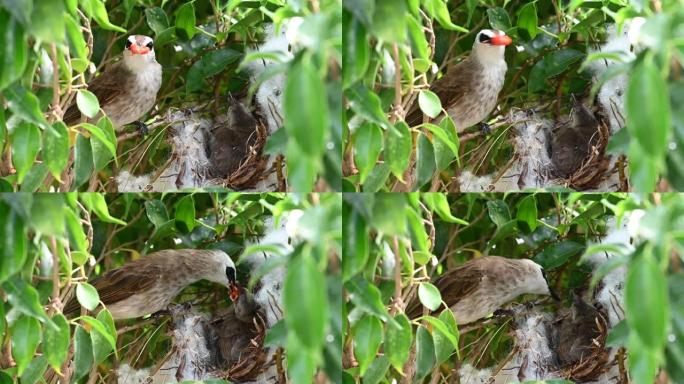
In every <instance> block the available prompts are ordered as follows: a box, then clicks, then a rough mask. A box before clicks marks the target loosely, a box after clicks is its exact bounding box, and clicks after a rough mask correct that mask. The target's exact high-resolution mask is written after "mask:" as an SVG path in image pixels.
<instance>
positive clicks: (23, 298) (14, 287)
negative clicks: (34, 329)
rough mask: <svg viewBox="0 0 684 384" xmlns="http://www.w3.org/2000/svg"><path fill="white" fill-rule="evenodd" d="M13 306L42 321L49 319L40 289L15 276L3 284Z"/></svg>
mask: <svg viewBox="0 0 684 384" xmlns="http://www.w3.org/2000/svg"><path fill="white" fill-rule="evenodd" d="M2 288H3V290H4V291H5V294H6V295H7V299H8V301H9V303H10V304H12V308H13V309H15V310H17V311H19V312H20V313H23V314H25V315H27V316H30V317H34V318H36V319H39V320H41V321H45V322H47V321H49V319H48V317H47V314H46V313H45V310H43V306H42V305H41V304H40V301H39V298H38V291H36V289H35V288H33V287H32V286H31V285H29V284H27V283H26V282H25V281H24V280H23V279H22V278H20V277H18V276H15V277H13V278H12V279H10V280H7V281H5V282H4V283H3V284H2Z"/></svg>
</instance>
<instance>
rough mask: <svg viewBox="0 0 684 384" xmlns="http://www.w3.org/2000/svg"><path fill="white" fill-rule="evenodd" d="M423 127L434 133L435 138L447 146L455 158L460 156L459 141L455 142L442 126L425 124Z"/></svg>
mask: <svg viewBox="0 0 684 384" xmlns="http://www.w3.org/2000/svg"><path fill="white" fill-rule="evenodd" d="M423 127H425V128H426V129H427V130H428V131H430V132H432V134H433V135H434V137H435V138H438V139H439V140H441V141H442V142H443V143H444V144H446V146H447V147H448V148H449V150H450V151H451V154H452V155H453V156H454V157H456V156H458V144H459V143H458V140H455V141H454V139H453V137H451V136H450V135H449V134H448V133H447V131H445V130H444V129H443V128H442V127H441V126H438V125H434V124H429V123H428V124H423Z"/></svg>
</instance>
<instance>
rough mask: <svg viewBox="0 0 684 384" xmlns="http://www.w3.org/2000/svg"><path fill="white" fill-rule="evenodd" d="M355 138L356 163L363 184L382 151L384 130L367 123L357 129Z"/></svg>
mask: <svg viewBox="0 0 684 384" xmlns="http://www.w3.org/2000/svg"><path fill="white" fill-rule="evenodd" d="M354 136H355V137H354V143H355V146H354V163H355V164H356V167H357V168H358V169H359V182H360V183H363V182H364V181H365V180H366V177H367V176H368V174H369V173H370V171H371V170H372V169H373V167H375V165H376V162H377V161H378V157H379V156H380V151H382V130H381V129H380V127H378V126H377V125H375V124H373V123H369V122H367V123H365V124H364V125H362V126H361V127H359V128H358V129H357V131H356V133H355V134H354Z"/></svg>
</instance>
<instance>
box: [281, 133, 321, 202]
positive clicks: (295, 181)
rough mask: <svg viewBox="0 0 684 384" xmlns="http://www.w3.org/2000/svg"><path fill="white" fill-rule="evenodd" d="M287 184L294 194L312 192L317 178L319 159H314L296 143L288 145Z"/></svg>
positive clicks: (292, 142) (290, 142)
mask: <svg viewBox="0 0 684 384" xmlns="http://www.w3.org/2000/svg"><path fill="white" fill-rule="evenodd" d="M286 160H287V182H288V185H289V187H290V188H292V190H293V191H294V192H310V191H312V190H313V183H314V178H315V177H316V163H315V161H316V160H317V159H315V158H312V157H311V156H309V155H308V154H306V153H305V152H304V150H303V149H301V148H300V147H299V145H298V144H297V143H296V142H295V141H294V140H290V141H289V142H288V143H287V157H286Z"/></svg>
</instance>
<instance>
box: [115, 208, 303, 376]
mask: <svg viewBox="0 0 684 384" xmlns="http://www.w3.org/2000/svg"><path fill="white" fill-rule="evenodd" d="M285 225H286V221H285V220H281V222H280V223H278V225H275V223H274V221H273V219H272V218H267V219H266V220H265V233H264V237H263V238H261V239H259V240H256V241H255V242H254V243H253V244H269V245H277V246H279V247H282V248H283V249H285V250H287V249H290V248H291V247H290V245H289V242H290V235H289V234H288V232H287V230H286V228H285ZM277 257H282V256H280V255H277V254H274V253H271V252H259V253H254V254H250V255H245V256H244V260H245V262H246V263H247V264H248V265H249V266H250V268H251V271H252V273H253V272H255V271H256V270H257V269H259V268H260V267H261V266H262V265H263V264H264V263H266V262H273V260H272V259H273V258H277ZM284 277H285V268H284V267H277V268H274V269H271V270H270V271H269V272H268V273H266V274H265V275H264V276H263V277H262V278H261V279H260V281H259V283H258V287H257V288H256V290H255V292H254V296H253V301H254V303H256V305H257V306H258V311H257V313H255V314H254V315H253V316H252V319H250V320H248V321H247V323H248V322H250V321H251V322H252V324H251V325H250V324H247V323H246V322H245V320H244V319H242V320H240V321H242V322H243V325H242V328H237V329H236V328H235V326H234V325H232V324H235V323H236V322H235V321H233V317H232V316H233V314H232V313H231V312H230V311H228V312H227V313H219V314H215V315H213V316H211V317H210V316H209V315H207V314H204V313H198V312H196V311H193V310H192V309H190V308H187V307H184V306H178V307H176V308H174V309H172V317H173V324H174V330H173V339H174V347H173V350H172V353H171V354H170V356H168V360H166V361H165V362H164V363H163V364H162V365H161V367H159V368H158V369H155V368H154V367H153V368H144V369H140V370H136V369H134V368H132V367H131V366H130V365H128V364H122V365H121V366H120V367H119V369H118V370H117V376H118V379H119V381H118V383H119V384H162V383H175V382H181V381H185V380H206V379H213V378H229V379H231V380H232V381H233V382H236V383H238V382H239V383H255V384H272V383H273V384H275V383H280V382H281V381H280V379H279V377H280V376H281V375H282V372H281V373H279V368H278V365H277V364H276V363H275V359H277V358H278V356H277V354H276V353H275V351H274V350H273V349H272V348H271V349H261V346H262V343H263V336H264V334H265V332H266V331H267V329H269V328H270V327H272V326H273V325H274V324H276V323H277V322H278V321H280V320H281V319H282V318H283V310H282V285H283V280H284ZM233 308H235V306H232V307H230V308H229V310H230V309H233ZM226 319H231V320H230V321H228V322H226V321H225V320H226ZM221 322H223V325H221ZM238 327H240V325H239V324H238ZM226 328H230V329H229V330H226ZM226 332H230V333H231V334H232V335H230V336H227V335H226ZM217 333H218V334H217ZM221 333H223V334H221ZM238 339H239V340H238ZM238 342H239V343H241V344H242V345H240V346H239V347H240V348H239V349H240V350H242V349H244V348H251V350H250V351H249V353H247V354H245V355H242V354H240V352H239V351H238V352H237V357H238V361H237V362H231V364H230V366H229V367H225V366H223V367H221V364H220V357H221V356H225V355H226V352H225V350H231V349H233V350H234V349H236V348H232V347H233V346H232V345H230V344H231V343H238ZM255 348H260V349H261V351H263V353H260V352H261V351H255ZM232 353H233V355H235V354H236V353H235V352H232ZM217 362H218V363H217ZM280 366H281V367H283V370H285V369H286V368H284V367H285V362H284V361H281V362H280Z"/></svg>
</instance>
